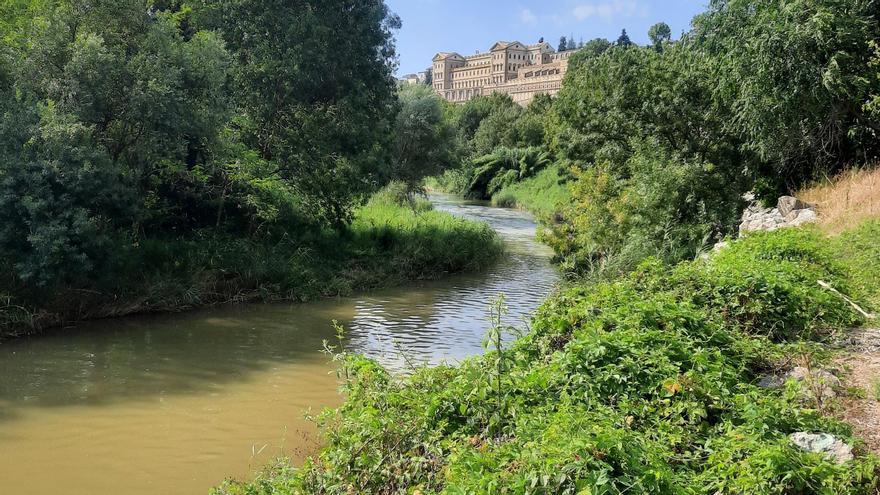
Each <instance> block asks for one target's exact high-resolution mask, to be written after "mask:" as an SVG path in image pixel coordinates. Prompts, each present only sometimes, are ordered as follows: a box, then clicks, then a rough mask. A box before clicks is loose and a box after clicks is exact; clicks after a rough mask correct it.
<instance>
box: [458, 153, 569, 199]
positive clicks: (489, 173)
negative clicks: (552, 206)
mask: <svg viewBox="0 0 880 495" xmlns="http://www.w3.org/2000/svg"><path fill="white" fill-rule="evenodd" d="M551 163H552V160H551V158H550V155H549V153H547V152H546V151H543V150H541V149H540V148H525V149H521V148H518V149H508V148H498V149H496V150H495V152H493V153H492V154H490V155H486V156H482V157H480V158H477V159H476V160H474V172H473V177H472V178H471V183H470V185H469V186H468V190H467V194H468V195H469V196H472V197H475V198H479V199H488V198H491V197H492V195H493V194H495V193H497V192H498V191H500V190H501V189H503V188H504V187H506V186H509V185H511V184H513V183H515V182H519V181H522V180H524V179H527V178H529V177H532V176H534V175H535V174H536V173H537V172H539V171H540V170H543V169H545V168H547V167H548V166H549V165H550V164H551Z"/></svg>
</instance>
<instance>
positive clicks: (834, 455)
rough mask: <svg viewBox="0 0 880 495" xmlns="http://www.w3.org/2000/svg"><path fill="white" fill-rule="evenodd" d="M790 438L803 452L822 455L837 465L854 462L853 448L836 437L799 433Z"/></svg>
mask: <svg viewBox="0 0 880 495" xmlns="http://www.w3.org/2000/svg"><path fill="white" fill-rule="evenodd" d="M788 438H789V439H790V440H791V442H792V443H793V444H795V445H797V446H798V447H799V448H801V449H802V450H806V451H807V452H815V453H817V454H822V455H824V456H825V457H826V458H827V459H829V460H831V461H833V462H834V463H836V464H843V463H845V462H849V461H851V460H853V453H852V446H851V445H849V444H847V443H845V442H844V441H843V440H840V439H839V438H837V437H835V436H834V435H829V434H828V433H807V432H805V431H799V432H797V433H792V434H791V435H790V436H789V437H788Z"/></svg>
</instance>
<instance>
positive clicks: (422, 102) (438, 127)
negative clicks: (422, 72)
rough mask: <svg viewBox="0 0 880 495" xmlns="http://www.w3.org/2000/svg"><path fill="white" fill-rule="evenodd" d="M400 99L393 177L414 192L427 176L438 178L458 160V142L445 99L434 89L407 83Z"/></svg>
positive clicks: (395, 132)
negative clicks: (444, 108)
mask: <svg viewBox="0 0 880 495" xmlns="http://www.w3.org/2000/svg"><path fill="white" fill-rule="evenodd" d="M399 99H400V112H399V113H398V114H397V120H396V122H395V126H394V146H393V148H392V172H391V174H392V176H393V177H394V178H395V179H396V180H400V181H403V182H404V183H405V184H406V185H407V187H408V189H409V190H410V191H412V192H415V191H416V190H418V189H419V188H420V187H421V183H422V181H423V179H424V178H425V177H429V176H434V175H438V174H439V173H442V172H443V171H444V170H446V169H447V168H450V167H451V166H452V164H453V163H455V162H456V161H457V154H458V152H459V150H458V142H457V140H456V136H455V131H454V129H453V128H452V126H451V125H450V124H449V123H448V122H447V121H446V120H445V119H444V116H443V100H441V99H440V97H439V96H437V94H436V93H435V92H434V90H433V89H431V88H430V87H428V86H424V85H420V84H407V85H404V86H402V87H401V88H400V92H399Z"/></svg>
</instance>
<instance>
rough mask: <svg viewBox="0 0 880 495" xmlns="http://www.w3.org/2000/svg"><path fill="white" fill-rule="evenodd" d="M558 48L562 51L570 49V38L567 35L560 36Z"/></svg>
mask: <svg viewBox="0 0 880 495" xmlns="http://www.w3.org/2000/svg"><path fill="white" fill-rule="evenodd" d="M556 50H557V51H560V52H564V51H565V50H568V38H566V37H565V36H563V37H561V38H559V47H558V48H557V49H556Z"/></svg>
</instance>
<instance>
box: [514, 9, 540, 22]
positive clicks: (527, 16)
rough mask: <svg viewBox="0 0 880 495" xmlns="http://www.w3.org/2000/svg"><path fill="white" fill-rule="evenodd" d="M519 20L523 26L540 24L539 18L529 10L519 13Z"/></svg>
mask: <svg viewBox="0 0 880 495" xmlns="http://www.w3.org/2000/svg"><path fill="white" fill-rule="evenodd" d="M519 20H520V21H522V23H523V24H534V23H536V22H538V16H536V15H535V14H534V13H533V12H532V11H531V10H529V9H522V11H521V12H520V13H519Z"/></svg>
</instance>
